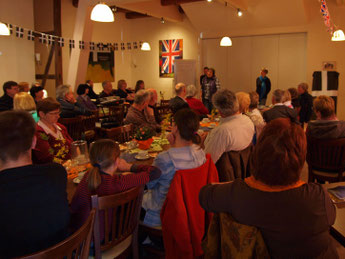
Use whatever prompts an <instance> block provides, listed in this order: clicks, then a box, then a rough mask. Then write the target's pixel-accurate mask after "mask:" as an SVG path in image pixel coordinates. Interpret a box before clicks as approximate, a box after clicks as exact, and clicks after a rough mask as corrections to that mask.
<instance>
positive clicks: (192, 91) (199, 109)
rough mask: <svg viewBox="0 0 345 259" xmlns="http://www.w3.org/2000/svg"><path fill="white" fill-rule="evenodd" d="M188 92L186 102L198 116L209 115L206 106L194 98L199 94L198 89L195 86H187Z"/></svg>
mask: <svg viewBox="0 0 345 259" xmlns="http://www.w3.org/2000/svg"><path fill="white" fill-rule="evenodd" d="M186 92H187V98H186V101H187V103H188V105H189V107H190V108H191V109H192V110H193V111H195V112H196V113H197V114H198V115H207V114H208V113H209V111H208V110H207V108H206V107H205V105H204V104H203V103H202V101H200V100H199V99H197V98H194V96H195V95H196V92H197V90H196V87H195V86H194V85H189V86H187V89H186Z"/></svg>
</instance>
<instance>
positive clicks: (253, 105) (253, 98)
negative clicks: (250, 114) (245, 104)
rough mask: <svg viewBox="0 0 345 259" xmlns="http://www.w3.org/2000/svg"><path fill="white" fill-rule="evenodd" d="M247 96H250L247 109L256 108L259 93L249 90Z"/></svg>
mask: <svg viewBox="0 0 345 259" xmlns="http://www.w3.org/2000/svg"><path fill="white" fill-rule="evenodd" d="M249 97H250V105H249V109H250V110H253V109H256V108H258V104H259V94H258V93H257V92H255V91H253V92H250V93H249Z"/></svg>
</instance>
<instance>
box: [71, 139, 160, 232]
mask: <svg viewBox="0 0 345 259" xmlns="http://www.w3.org/2000/svg"><path fill="white" fill-rule="evenodd" d="M119 155H120V148H119V145H118V144H117V143H116V142H115V141H113V140H110V139H101V140H97V141H96V142H94V143H93V144H92V145H91V148H90V162H91V164H92V168H91V169H90V170H89V171H88V172H87V173H86V174H85V175H84V177H83V179H82V180H81V182H80V183H79V185H78V189H77V191H76V193H75V194H74V197H73V199H72V203H71V215H72V222H71V225H72V227H73V228H74V229H78V228H79V227H80V226H81V225H82V224H83V223H84V221H85V220H86V219H87V217H88V216H89V213H90V210H91V195H94V194H97V195H99V196H105V195H110V194H115V193H119V192H123V191H126V190H128V189H131V188H133V187H136V186H140V185H143V184H146V183H148V182H150V181H153V180H155V179H157V178H159V176H160V175H161V171H160V170H159V169H158V168H157V167H154V166H148V165H136V164H133V165H131V164H128V163H127V162H126V161H125V160H123V159H121V158H119ZM117 170H119V171H125V172H129V171H130V172H133V174H125V175H121V174H117V173H115V172H116V171H117ZM102 216H103V215H100V222H103V224H104V216H103V217H102ZM101 229H102V228H101ZM101 238H102V239H103V238H104V233H101Z"/></svg>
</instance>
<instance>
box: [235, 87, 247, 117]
mask: <svg viewBox="0 0 345 259" xmlns="http://www.w3.org/2000/svg"><path fill="white" fill-rule="evenodd" d="M236 98H237V101H238V105H239V111H240V112H241V113H246V112H248V110H249V105H250V96H249V94H248V93H245V92H238V93H236Z"/></svg>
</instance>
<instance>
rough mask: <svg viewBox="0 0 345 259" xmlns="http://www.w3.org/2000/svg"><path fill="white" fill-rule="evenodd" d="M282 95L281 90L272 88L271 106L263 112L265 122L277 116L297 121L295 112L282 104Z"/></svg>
mask: <svg viewBox="0 0 345 259" xmlns="http://www.w3.org/2000/svg"><path fill="white" fill-rule="evenodd" d="M283 95H284V91H283V90H280V89H277V90H274V92H273V96H272V104H273V107H272V108H271V109H269V110H267V111H265V112H264V113H263V118H264V120H265V122H270V121H271V120H274V119H278V118H289V119H290V120H291V121H292V122H297V112H296V111H295V110H294V109H291V108H289V107H287V106H285V105H284V104H283Z"/></svg>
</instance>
